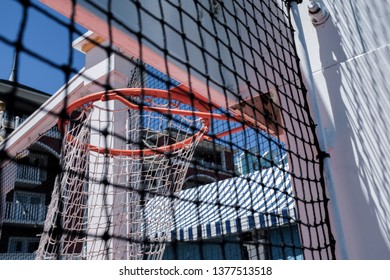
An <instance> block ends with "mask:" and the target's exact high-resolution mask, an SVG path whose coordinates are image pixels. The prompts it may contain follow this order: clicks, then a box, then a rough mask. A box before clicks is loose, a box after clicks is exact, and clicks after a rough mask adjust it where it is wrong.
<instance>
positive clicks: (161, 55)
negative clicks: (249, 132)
mask: <svg viewBox="0 0 390 280" xmlns="http://www.w3.org/2000/svg"><path fill="white" fill-rule="evenodd" d="M41 2H43V3H44V4H46V5H48V6H49V7H51V8H53V9H54V10H56V11H58V12H60V13H61V14H63V15H65V16H67V17H69V18H70V17H72V16H73V17H74V20H75V21H76V22H77V23H78V24H80V25H82V26H84V27H85V28H87V29H89V30H90V31H93V32H94V33H95V34H99V35H100V36H99V38H103V40H105V41H106V42H110V44H111V43H112V44H113V45H115V46H117V47H119V48H120V50H121V51H123V52H125V53H126V54H128V55H129V56H132V57H136V58H140V59H141V60H142V61H144V62H145V63H147V64H149V65H151V66H153V67H154V68H156V69H157V70H159V71H161V72H163V73H169V76H170V77H172V78H173V79H175V80H176V81H178V82H179V83H181V84H184V85H186V86H188V87H191V88H192V90H194V91H195V92H197V93H199V94H201V95H203V97H206V98H207V99H208V100H209V99H211V100H210V101H211V102H213V103H214V104H216V105H217V106H219V107H222V108H226V107H230V109H231V110H234V107H235V105H237V104H241V105H242V104H243V103H246V102H247V103H246V104H248V105H250V106H252V105H253V104H257V103H258V101H259V100H260V98H256V97H258V96H259V95H262V94H268V93H269V92H270V91H275V89H276V91H277V88H278V87H279V86H282V85H284V84H285V83H286V81H287V79H286V80H285V78H284V77H289V71H290V70H289V69H291V65H289V64H291V63H293V62H291V61H289V59H285V61H284V63H285V65H282V66H281V65H279V64H278V62H277V59H278V57H284V58H288V50H286V49H285V48H283V47H282V46H283V45H286V44H283V43H286V42H288V41H289V39H290V34H281V36H277V38H276V40H275V39H272V40H271V39H270V38H271V36H270V34H275V33H277V32H280V30H278V29H277V28H275V26H273V25H271V24H270V22H271V21H272V20H273V19H277V20H281V19H282V20H283V17H284V15H283V14H278V12H277V10H278V9H277V8H278V7H277V5H278V4H275V3H273V4H267V6H265V4H264V3H262V4H260V5H258V6H256V8H253V5H252V4H250V3H249V1H247V0H246V1H243V6H240V5H238V4H237V3H233V1H226V2H221V1H210V0H201V1H185V5H182V4H181V1H178V0H175V1H167V0H164V1H158V2H156V1H147V0H141V1H107V0H91V1H90V0H80V1H76V4H75V5H73V3H72V1H71V0H62V1H58V0H41ZM245 3H247V7H246V5H245ZM279 4H280V5H282V4H283V3H282V1H280V3H279ZM272 5H274V7H272ZM263 6H264V7H263ZM274 10H275V13H273V11H274ZM248 14H249V15H250V16H248ZM108 15H110V17H108ZM234 15H236V16H234ZM98 43H101V42H98ZM248 81H249V82H248ZM254 98H255V99H254ZM276 103H278V102H276ZM263 107H264V108H265V107H266V106H265V105H264V106H261V108H260V109H259V110H261V111H260V114H253V113H252V118H253V117H257V116H258V117H259V118H258V119H257V125H258V126H259V127H261V128H262V129H264V130H267V131H269V132H270V133H271V134H280V133H281V131H280V130H279V129H278V128H277V127H275V123H276V124H280V116H279V114H280V113H279V111H278V109H277V108H276V107H275V106H273V107H272V108H268V110H267V111H268V113H266V114H263V115H267V117H266V118H264V116H263V117H261V116H260V115H261V114H262V113H263V111H262V110H263ZM268 107H269V106H268ZM252 111H253V110H252ZM240 113H242V112H240ZM244 113H245V112H244ZM267 118H268V120H267ZM269 120H271V121H269Z"/></svg>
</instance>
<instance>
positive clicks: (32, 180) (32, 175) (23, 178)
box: [16, 164, 46, 187]
mask: <svg viewBox="0 0 390 280" xmlns="http://www.w3.org/2000/svg"><path fill="white" fill-rule="evenodd" d="M45 179H46V172H45V171H44V170H42V168H40V167H38V166H31V165H27V164H18V166H17V170H16V182H17V183H19V185H23V186H25V187H34V186H39V185H40V184H41V183H42V181H44V180H45Z"/></svg>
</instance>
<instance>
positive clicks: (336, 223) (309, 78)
mask: <svg viewBox="0 0 390 280" xmlns="http://www.w3.org/2000/svg"><path fill="white" fill-rule="evenodd" d="M290 8H291V13H292V16H293V19H294V20H293V25H294V29H295V44H296V48H297V54H298V57H299V59H300V69H301V72H302V76H303V81H304V83H305V85H306V88H307V91H308V96H309V100H308V102H309V105H310V108H312V110H311V114H312V116H313V119H314V122H315V123H316V124H317V128H318V129H317V138H318V142H319V146H320V149H321V151H324V152H326V151H327V150H328V149H327V147H328V146H327V144H326V138H325V135H324V129H323V126H322V120H321V113H320V107H319V103H318V99H317V93H316V87H315V83H314V77H313V72H312V69H311V65H310V59H309V53H308V50H307V45H306V40H305V35H304V32H303V26H302V22H301V18H300V14H299V8H298V3H297V0H292V1H290ZM324 173H325V174H324V177H325V181H326V189H327V193H328V195H329V199H330V204H331V207H332V210H333V211H332V212H330V213H329V215H330V217H331V221H332V229H333V230H334V231H335V239H336V242H337V243H336V249H337V253H338V256H337V257H338V258H340V259H348V253H347V250H346V247H345V244H346V243H345V234H344V230H343V224H342V222H341V220H340V217H339V215H338V213H339V209H338V203H337V197H336V192H335V186H334V182H333V177H332V173H331V167H330V158H329V157H325V158H324Z"/></svg>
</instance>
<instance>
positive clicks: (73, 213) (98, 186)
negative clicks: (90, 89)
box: [37, 96, 204, 259]
mask: <svg viewBox="0 0 390 280" xmlns="http://www.w3.org/2000/svg"><path fill="white" fill-rule="evenodd" d="M142 99H143V100H148V101H149V99H148V98H147V97H145V96H143V98H142ZM163 101H164V100H161V99H157V100H153V99H150V101H149V103H150V104H151V105H153V109H154V110H156V109H157V108H164V109H168V108H172V109H177V108H180V107H183V106H180V103H176V102H173V101H172V100H170V102H166V104H164V103H163ZM98 103H102V102H101V101H99V102H97V103H93V104H88V109H85V108H84V110H83V111H82V112H78V114H77V115H78V116H77V118H75V120H72V121H71V122H70V123H69V124H68V125H67V131H65V133H64V144H63V150H62V152H61V154H62V155H63V156H64V157H63V159H62V162H61V168H62V170H64V172H63V173H62V174H61V175H60V176H59V178H58V179H57V181H56V184H55V186H54V190H53V197H52V199H51V204H50V206H49V210H48V216H47V220H46V223H45V227H44V231H43V236H42V238H41V242H40V247H39V248H38V252H37V258H38V259H59V258H60V259H161V258H162V256H163V253H164V247H165V242H166V241H167V237H168V233H169V232H170V229H171V227H172V219H171V218H170V217H171V216H172V213H171V212H172V211H173V210H172V209H174V205H175V203H174V201H173V200H172V198H173V197H174V196H175V195H177V193H178V192H179V191H180V190H181V188H182V186H183V183H184V178H185V174H186V173H187V169H188V166H189V163H190V161H191V158H192V155H193V153H194V150H195V148H196V146H197V144H198V143H199V141H200V140H201V138H202V137H203V135H204V132H203V131H202V132H201V133H199V134H195V133H194V131H196V130H198V131H199V130H200V129H201V127H202V120H201V119H200V118H195V119H193V120H192V119H191V117H187V118H186V117H182V116H179V115H175V116H174V117H173V118H172V119H171V118H168V116H164V115H162V114H158V113H157V112H154V111H149V112H146V111H142V112H140V111H135V110H129V108H126V107H125V106H123V105H122V106H121V104H118V102H117V101H108V103H109V104H108V103H106V102H103V103H104V104H98ZM99 105H100V106H101V107H99ZM104 105H106V106H104ZM143 105H145V106H146V104H145V102H143ZM138 106H139V105H138ZM184 107H185V106H184ZM187 107H188V106H187ZM103 131H106V133H104V134H103V135H104V137H103V135H102V132H103ZM194 134H195V135H196V136H194ZM126 135H127V137H126ZM188 138H189V140H191V141H189V142H187V143H186V144H185V145H184V146H183V147H179V148H176V149H173V148H170V147H172V146H171V145H172V144H175V143H180V142H182V141H183V140H185V139H188ZM91 140H92V143H91ZM92 144H94V145H95V146H94V148H91V147H92V146H91V145H92ZM114 148H115V150H116V151H117V152H115V154H113V152H108V151H107V150H108V149H114ZM161 148H162V149H161ZM147 149H148V150H147ZM147 151H151V152H149V153H147ZM137 152H138V153H137ZM139 152H141V153H139ZM159 197H162V198H167V199H159ZM169 198H171V200H169ZM102 236H105V237H106V238H101V237H102Z"/></svg>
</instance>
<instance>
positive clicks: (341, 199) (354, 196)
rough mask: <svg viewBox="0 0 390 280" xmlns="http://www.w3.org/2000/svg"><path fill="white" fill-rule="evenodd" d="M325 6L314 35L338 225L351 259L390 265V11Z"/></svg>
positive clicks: (377, 6) (370, 5)
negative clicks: (325, 102) (326, 111)
mask: <svg viewBox="0 0 390 280" xmlns="http://www.w3.org/2000/svg"><path fill="white" fill-rule="evenodd" d="M319 2H321V1H319ZM385 2H386V1H385ZM388 2H390V1H388ZM321 3H322V2H321ZM325 5H326V6H327V8H328V10H329V11H330V12H331V18H330V19H329V20H328V21H327V22H326V24H325V25H324V26H321V27H317V30H316V31H317V36H318V38H317V39H318V41H319V46H320V49H319V55H320V60H321V63H322V68H323V69H322V74H323V76H324V80H325V85H324V86H326V88H327V91H328V94H329V102H330V107H331V108H332V112H331V114H332V115H333V116H332V117H331V118H333V125H334V126H333V127H328V129H329V130H328V132H329V133H330V134H328V138H329V136H331V138H333V141H331V142H330V143H329V144H330V151H331V160H330V161H331V168H332V173H333V176H334V181H335V194H336V197H337V199H338V210H339V213H334V214H336V215H337V214H338V215H339V217H340V219H341V223H342V227H343V230H344V234H345V236H344V237H345V242H346V246H347V248H346V250H347V251H348V258H351V259H359V258H360V259H389V258H390V179H389V176H390V173H389V171H390V170H389V166H390V156H389V155H390V134H389V132H388V128H389V125H390V98H389V93H388V92H387V90H388V89H389V88H390V83H389V79H388V78H386V76H389V74H390V45H389V44H388V42H389V41H390V40H388V38H389V37H390V36H389V31H388V28H385V25H386V26H387V21H385V20H384V19H385V18H384V17H383V20H382V21H380V20H381V19H380V18H378V16H377V15H378V14H382V15H387V14H389V13H390V8H389V6H390V5H386V6H387V7H385V8H384V7H383V5H384V3H382V1H368V2H367V1H363V0H358V1H332V3H331V4H330V3H328V1H327V2H326V3H325ZM383 9H387V10H388V11H387V12H386V11H385V12H384V11H383ZM378 21H379V22H378ZM374 26H375V27H376V28H373V27H374ZM369 29H370V30H369ZM372 38H377V39H375V40H376V41H373V39H372ZM386 41H387V44H386V43H384V42H386ZM316 80H317V79H316ZM316 82H317V81H316ZM317 85H318V83H317ZM321 90H323V89H322V88H321V87H319V86H318V88H317V91H318V92H321ZM322 105H323V104H322ZM321 107H322V106H321ZM329 123H331V122H329ZM346 171H347V172H346ZM336 241H337V240H336Z"/></svg>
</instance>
